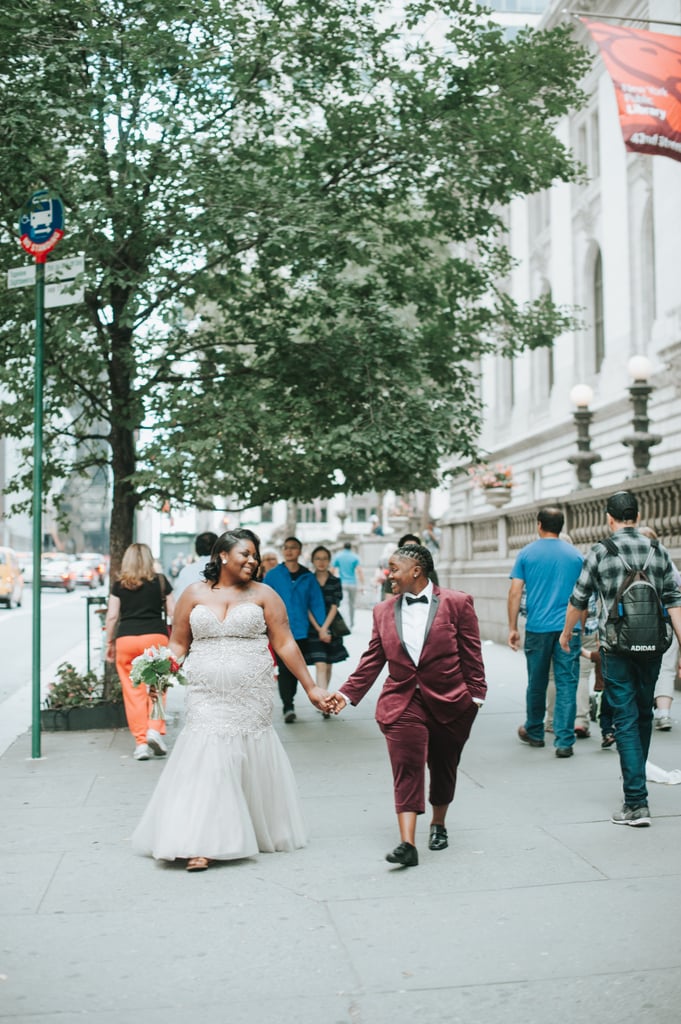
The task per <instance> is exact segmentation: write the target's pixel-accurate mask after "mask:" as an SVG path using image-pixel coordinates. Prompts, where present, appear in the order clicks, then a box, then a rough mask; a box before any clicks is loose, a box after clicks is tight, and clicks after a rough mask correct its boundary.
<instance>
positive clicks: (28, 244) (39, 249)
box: [19, 188, 64, 262]
mask: <svg viewBox="0 0 681 1024" xmlns="http://www.w3.org/2000/svg"><path fill="white" fill-rule="evenodd" d="M19 237H20V239H21V244H22V246H23V248H24V249H25V250H26V252H29V253H30V254H31V255H32V256H35V257H36V259H37V260H38V261H39V262H42V260H41V257H43V259H44V257H45V256H46V255H47V253H48V252H51V251H52V249H54V247H55V245H56V244H57V242H60V241H61V239H62V238H63V237H64V207H63V204H62V201H61V199H60V198H59V196H58V195H56V194H55V193H53V192H50V190H49V189H47V188H42V189H39V190H38V191H37V192H34V193H33V195H32V196H31V198H30V199H29V201H28V202H27V203H26V205H25V206H24V208H23V210H22V211H21V215H20V217H19Z"/></svg>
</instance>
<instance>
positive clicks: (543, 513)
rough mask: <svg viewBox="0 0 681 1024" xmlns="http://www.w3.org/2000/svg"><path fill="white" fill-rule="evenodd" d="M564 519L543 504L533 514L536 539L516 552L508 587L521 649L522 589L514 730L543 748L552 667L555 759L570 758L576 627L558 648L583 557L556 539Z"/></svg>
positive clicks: (512, 628) (514, 644) (514, 638)
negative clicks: (520, 698)
mask: <svg viewBox="0 0 681 1024" xmlns="http://www.w3.org/2000/svg"><path fill="white" fill-rule="evenodd" d="M564 523H565V517H564V516H563V513H562V512H561V511H560V509H557V508H542V509H540V510H539V514H538V516H537V532H538V533H539V540H535V541H533V542H532V543H531V544H527V545H526V546H525V547H524V548H522V549H521V550H520V551H519V552H518V557H517V558H516V560H515V565H514V566H513V569H512V570H511V586H510V588H509V591H508V644H509V647H511V648H512V649H513V650H514V651H517V650H518V648H519V647H520V634H519V633H518V612H519V610H520V601H521V598H522V594H523V589H525V596H526V600H527V626H526V630H525V658H526V660H527V694H526V705H527V718H526V721H525V724H524V725H521V726H520V727H519V728H518V736H519V738H520V740H521V742H522V743H527V744H528V745H529V746H531V747H543V746H544V717H545V714H546V688H547V686H548V682H549V669H550V667H551V665H553V672H554V676H555V681H556V705H555V709H554V712H553V731H554V736H555V738H554V746H555V748H556V757H571V756H572V754H573V749H572V748H573V746H574V743H575V714H576V710H577V704H576V700H577V683H578V681H579V652H580V649H581V630H580V628H579V626H577V627H576V628H575V630H574V632H573V633H572V638H571V641H570V650H569V651H564V650H563V649H562V647H561V646H560V643H559V640H560V634H561V632H562V629H563V623H564V622H565V613H566V610H567V606H568V600H569V598H570V594H571V593H572V588H573V586H574V585H575V581H576V580H577V577H578V576H579V573H580V571H581V568H582V556H581V554H580V553H579V551H577V549H576V548H574V547H573V546H572V544H568V542H567V541H564V540H561V539H560V536H559V535H560V532H561V530H562V529H563V525H564Z"/></svg>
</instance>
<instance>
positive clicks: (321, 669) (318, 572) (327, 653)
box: [305, 544, 350, 718]
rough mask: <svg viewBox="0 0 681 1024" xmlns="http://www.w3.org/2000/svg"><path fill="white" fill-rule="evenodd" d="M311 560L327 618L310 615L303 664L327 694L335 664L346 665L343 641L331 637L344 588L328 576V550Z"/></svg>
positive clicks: (314, 554)
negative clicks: (308, 666) (304, 663)
mask: <svg viewBox="0 0 681 1024" xmlns="http://www.w3.org/2000/svg"><path fill="white" fill-rule="evenodd" d="M310 559H311V561H312V564H313V566H314V573H315V579H316V580H317V583H318V584H319V586H320V587H321V589H322V594H323V595H324V606H325V608H326V615H325V616H324V619H323V621H322V622H317V620H316V619H315V617H314V616H313V615H312V613H310V632H309V633H308V636H307V652H306V654H305V661H306V662H307V664H308V665H314V666H315V673H316V677H317V686H319V687H321V689H322V690H328V688H329V683H330V682H331V672H332V671H333V666H334V665H336V664H337V663H338V662H341V661H347V659H348V658H349V657H350V655H349V654H348V652H347V650H346V648H345V645H344V643H343V640H342V638H341V637H339V636H338V637H334V636H333V632H332V624H333V620H334V619H335V618H336V615H337V614H338V608H339V606H340V603H341V601H342V599H343V587H342V585H341V581H340V580H339V579H338V577H337V576H334V575H333V573H331V572H329V566H330V564H331V552H330V551H329V549H328V548H326V547H324V545H323V544H320V545H319V546H318V547H316V548H315V549H314V551H313V552H312V554H311V556H310ZM324 717H325V718H328V717H329V713H328V712H324Z"/></svg>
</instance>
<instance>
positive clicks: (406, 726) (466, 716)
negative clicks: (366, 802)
mask: <svg viewBox="0 0 681 1024" xmlns="http://www.w3.org/2000/svg"><path fill="white" fill-rule="evenodd" d="M477 712H478V706H477V704H473V705H472V706H471V707H470V708H466V709H465V710H464V711H462V713H461V715H460V716H459V717H457V718H455V719H454V720H453V721H451V722H444V723H443V722H438V721H436V719H435V718H433V716H432V715H431V713H430V712H429V710H428V708H427V707H426V705H425V704H424V702H423V698H422V696H421V692H420V690H416V692H415V693H414V696H413V697H412V699H411V701H410V703H409V705H408V707H407V709H406V710H405V712H404V714H403V715H401V716H400V718H398V720H397V721H396V722H393V723H391V724H390V725H381V726H380V729H381V732H382V733H383V735H384V736H385V738H386V742H387V744H388V755H389V757H390V764H391V765H392V770H393V786H394V790H395V811H396V812H397V813H398V814H400V813H401V812H402V811H415V812H416V814H423V812H424V811H425V809H426V803H425V791H426V786H425V782H426V765H428V771H429V773H430V789H429V794H428V802H429V803H430V804H431V805H433V806H434V807H439V806H442V805H443V804H451V802H452V800H453V799H454V790H455V789H456V770H457V768H458V765H459V760H460V759H461V751H462V750H463V748H464V746H465V743H466V740H467V739H468V737H469V735H470V731H471V728H472V726H473V722H474V721H475V717H476V715H477Z"/></svg>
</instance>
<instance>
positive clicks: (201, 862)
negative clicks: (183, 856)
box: [187, 857, 210, 871]
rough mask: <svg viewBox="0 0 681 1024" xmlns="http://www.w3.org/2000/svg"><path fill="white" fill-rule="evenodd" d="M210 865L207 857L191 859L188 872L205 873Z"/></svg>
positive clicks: (188, 862)
mask: <svg viewBox="0 0 681 1024" xmlns="http://www.w3.org/2000/svg"><path fill="white" fill-rule="evenodd" d="M209 864H210V861H209V860H208V858H207V857H190V858H189V860H188V861H187V871H205V870H206V868H207V867H208V865H209Z"/></svg>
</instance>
